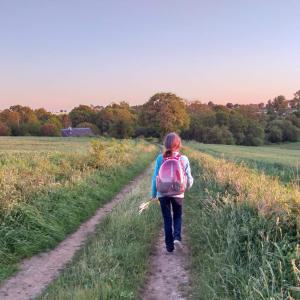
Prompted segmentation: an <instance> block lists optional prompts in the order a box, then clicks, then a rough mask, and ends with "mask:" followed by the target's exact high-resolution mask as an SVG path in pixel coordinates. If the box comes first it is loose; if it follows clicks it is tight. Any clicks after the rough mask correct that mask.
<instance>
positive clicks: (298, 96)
mask: <svg viewBox="0 0 300 300" xmlns="http://www.w3.org/2000/svg"><path fill="white" fill-rule="evenodd" d="M289 104H290V107H291V108H292V109H298V110H300V90H299V91H297V92H296V93H295V94H294V98H293V99H292V100H291V101H290V103H289Z"/></svg>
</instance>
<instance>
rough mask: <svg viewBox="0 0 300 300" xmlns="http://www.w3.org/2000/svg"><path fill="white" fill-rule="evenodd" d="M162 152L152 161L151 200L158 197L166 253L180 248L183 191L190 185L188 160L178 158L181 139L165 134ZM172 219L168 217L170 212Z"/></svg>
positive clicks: (173, 134)
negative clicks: (153, 162) (154, 161)
mask: <svg viewBox="0 0 300 300" xmlns="http://www.w3.org/2000/svg"><path fill="white" fill-rule="evenodd" d="M164 146H165V151H164V153H163V154H159V155H158V156H157V159H156V164H155V168H154V173H153V177H152V198H158V199H159V202H160V207H161V212H162V216H163V219H164V232H165V243H166V249H167V252H168V253H170V252H173V250H174V248H177V249H180V248H181V223H182V206H183V199H184V191H185V189H186V188H191V186H192V185H193V177H192V174H191V168H190V163H189V160H188V158H187V157H186V156H185V155H181V154H180V152H179V150H180V148H181V139H180V137H179V136H178V135H177V134H176V133H175V132H171V133H169V134H168V135H167V136H166V137H165V140H164ZM171 210H172V212H173V216H172V212H171Z"/></svg>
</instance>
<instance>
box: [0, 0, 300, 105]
mask: <svg viewBox="0 0 300 300" xmlns="http://www.w3.org/2000/svg"><path fill="white" fill-rule="evenodd" d="M299 16H300V1H298V0H286V1H284V0H282V1H278V0H265V1H264V0H251V1H250V0H245V1H243V0H240V1H237V0H235V1H233V0H210V1H200V0H199V1H188V0H187V1H182V0H181V1H176V0H173V1H169V0H166V1H163V0H161V1H157V0H153V1H150V0H149V1H143V0H140V1H133V0H128V1H126V0H123V1H111V0H107V1H100V0H99V1H96V0H93V1H92V0H69V1H67V0H0V109H1V108H4V107H8V106H10V105H12V104H16V103H19V104H22V105H29V106H32V107H41V106H43V107H46V108H48V109H50V110H56V109H60V108H66V109H70V108H72V107H74V106H75V105H78V104H80V103H84V104H102V105H103V104H107V103H109V102H111V101H121V100H125V101H128V102H129V103H131V104H136V103H143V102H145V101H147V100H148V99H149V97H150V96H151V95H153V94H154V93H156V92H159V91H170V92H174V93H176V94H178V95H179V96H181V97H184V98H186V99H199V100H201V101H204V102H207V101H209V100H212V101H214V102H216V103H226V102H228V101H231V102H239V103H249V102H260V101H267V100H268V99H269V98H273V97H275V96H277V95H279V94H284V95H286V97H288V98H290V97H292V95H293V93H294V92H295V91H297V90H299V89H300V59H299V58H300V38H299V31H300V17H299Z"/></svg>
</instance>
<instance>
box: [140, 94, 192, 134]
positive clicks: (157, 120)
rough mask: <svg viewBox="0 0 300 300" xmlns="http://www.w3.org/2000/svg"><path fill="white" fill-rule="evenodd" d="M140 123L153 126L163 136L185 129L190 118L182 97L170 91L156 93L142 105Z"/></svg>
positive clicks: (149, 126) (148, 126)
mask: <svg viewBox="0 0 300 300" xmlns="http://www.w3.org/2000/svg"><path fill="white" fill-rule="evenodd" d="M140 124H141V125H142V126H144V127H147V128H153V129H154V130H155V131H156V132H157V133H158V135H159V136H161V137H163V136H164V135H165V134H166V133H168V132H171V131H176V132H179V133H180V132H181V131H182V130H184V129H187V128H188V127H189V124H190V118H189V115H188V114H187V110H186V104H185V102H184V101H183V99H181V98H179V97H178V96H176V95H175V94H172V93H158V94H155V95H154V96H152V97H151V98H150V100H149V101H148V102H147V103H145V104H144V105H143V109H142V112H141V114H140Z"/></svg>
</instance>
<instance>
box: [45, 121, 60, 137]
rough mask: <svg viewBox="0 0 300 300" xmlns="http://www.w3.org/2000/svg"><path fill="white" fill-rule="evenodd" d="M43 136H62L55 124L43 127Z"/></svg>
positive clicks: (47, 124)
mask: <svg viewBox="0 0 300 300" xmlns="http://www.w3.org/2000/svg"><path fill="white" fill-rule="evenodd" d="M41 135H44V136H60V130H59V128H57V127H56V126H55V125H54V124H51V123H46V124H44V125H43V126H42V127H41Z"/></svg>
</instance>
